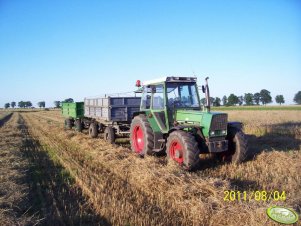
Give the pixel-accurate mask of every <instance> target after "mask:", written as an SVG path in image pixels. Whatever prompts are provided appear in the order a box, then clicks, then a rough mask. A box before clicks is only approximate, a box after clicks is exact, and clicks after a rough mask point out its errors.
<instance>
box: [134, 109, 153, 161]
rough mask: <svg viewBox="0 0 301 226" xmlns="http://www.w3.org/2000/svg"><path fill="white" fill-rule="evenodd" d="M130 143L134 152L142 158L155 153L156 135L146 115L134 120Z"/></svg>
mask: <svg viewBox="0 0 301 226" xmlns="http://www.w3.org/2000/svg"><path fill="white" fill-rule="evenodd" d="M130 141H131V149H132V151H133V152H135V153H137V154H139V155H140V156H144V155H153V154H154V153H155V152H154V151H153V149H154V133H153V130H152V128H151V126H150V124H149V122H148V121H147V118H146V116H145V115H142V114H141V115H138V116H136V117H135V118H134V119H133V120H132V123H131V129H130Z"/></svg>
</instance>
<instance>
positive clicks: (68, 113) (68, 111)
mask: <svg viewBox="0 0 301 226" xmlns="http://www.w3.org/2000/svg"><path fill="white" fill-rule="evenodd" d="M84 111H85V107H84V102H74V103H67V102H63V103H62V115H63V116H64V117H65V118H66V119H65V127H66V128H67V129H71V128H72V127H73V126H75V127H76V128H77V129H78V130H81V127H82V126H81V124H82V123H81V119H82V118H84Z"/></svg>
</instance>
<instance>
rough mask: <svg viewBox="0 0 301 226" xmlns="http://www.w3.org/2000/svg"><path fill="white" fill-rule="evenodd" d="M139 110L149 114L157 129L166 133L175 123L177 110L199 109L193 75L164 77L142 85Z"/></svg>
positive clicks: (198, 99)
mask: <svg viewBox="0 0 301 226" xmlns="http://www.w3.org/2000/svg"><path fill="white" fill-rule="evenodd" d="M140 109H141V111H143V112H147V113H148V114H151V116H152V117H153V118H154V120H153V121H154V123H157V124H158V127H159V128H158V129H160V131H162V132H163V133H167V132H168V131H169V130H170V129H171V128H172V127H174V124H175V120H176V119H175V117H174V116H175V115H176V112H177V111H178V110H196V111H200V110H201V105H200V98H199V94H198V88H197V84H196V78H194V77H164V78H161V79H156V80H151V81H146V82H144V83H143V86H142V98H141V107H140Z"/></svg>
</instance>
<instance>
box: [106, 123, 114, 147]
mask: <svg viewBox="0 0 301 226" xmlns="http://www.w3.org/2000/svg"><path fill="white" fill-rule="evenodd" d="M104 139H105V140H106V141H108V142H109V143H110V144H114V143H115V131H114V128H113V127H112V126H107V127H106V129H105V132H104Z"/></svg>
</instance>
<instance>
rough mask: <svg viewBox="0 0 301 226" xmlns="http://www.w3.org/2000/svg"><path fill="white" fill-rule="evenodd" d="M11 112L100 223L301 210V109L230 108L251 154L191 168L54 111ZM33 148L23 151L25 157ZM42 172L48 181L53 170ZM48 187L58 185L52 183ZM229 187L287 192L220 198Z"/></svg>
mask: <svg viewBox="0 0 301 226" xmlns="http://www.w3.org/2000/svg"><path fill="white" fill-rule="evenodd" d="M16 117H20V118H21V124H22V125H26V130H27V128H28V130H27V131H28V134H29V135H26V136H29V137H33V138H34V140H35V142H38V143H39V148H38V150H40V151H41V152H43V150H45V151H46V152H47V153H50V156H51V158H50V159H51V161H52V162H55V164H54V165H56V164H57V165H60V166H61V167H62V168H61V170H63V172H65V173H66V174H67V175H68V176H67V177H66V178H67V179H68V180H69V181H72V183H71V182H70V183H71V185H70V186H67V187H68V188H73V189H75V190H76V191H80V192H75V193H76V194H78V195H79V197H81V198H78V197H76V196H71V197H73V199H74V200H82V202H83V203H85V204H79V206H82V205H87V206H89V207H91V209H90V214H92V213H93V214H92V215H93V216H94V217H93V219H94V220H95V219H96V220H99V222H102V223H99V224H104V223H106V224H112V225H127V224H128V225H275V224H274V222H273V221H271V220H270V219H269V218H268V217H267V215H266V209H267V208H268V207H270V206H272V205H283V206H286V207H292V208H294V209H295V210H297V211H298V212H299V213H300V211H301V206H300V203H301V183H300V170H301V164H300V160H301V153H300V151H301V140H300V139H301V137H300V124H301V111H273V112H269V111H267V112H261V111H256V112H251V111H245V112H242V111H239V112H235V111H231V112H229V118H230V120H237V121H242V122H243V123H244V124H245V131H246V133H247V134H248V137H249V140H250V145H249V146H250V147H251V153H250V155H249V156H248V160H247V161H246V162H244V163H243V164H241V165H233V164H221V163H219V162H216V161H214V160H210V159H208V158H204V159H203V160H202V163H201V165H200V167H199V170H198V171H197V172H193V173H189V172H185V171H183V170H181V169H179V168H178V167H177V166H175V165H173V164H172V163H168V162H167V161H166V158H165V157H164V156H161V157H146V158H144V159H142V158H138V157H137V156H136V155H135V154H133V153H131V152H130V150H129V149H128V148H127V147H126V145H125V147H124V146H119V145H110V144H108V143H106V142H105V141H103V140H102V139H91V138H89V137H88V135H87V134H83V133H78V132H75V131H73V130H64V129H63V118H62V117H61V116H60V112H59V111H49V112H48V111H39V112H28V113H25V112H22V113H20V116H16V113H14V115H13V117H12V119H13V118H16ZM12 119H11V120H10V121H9V123H13V121H12ZM23 120H24V121H23ZM23 128H24V127H23ZM263 128H264V129H263ZM21 131H22V129H21ZM22 133H23V134H24V132H22ZM23 136H24V135H23ZM40 147H41V148H42V150H41V149H40ZM28 150H31V149H28ZM33 150H36V149H35V148H34V149H33ZM30 152H31V151H27V152H25V153H27V155H28V156H30V155H31V154H30ZM48 155H49V154H48ZM28 158H29V159H32V157H28ZM38 159H39V158H38ZM38 161H39V162H40V163H41V165H45V164H46V163H44V162H43V161H41V160H40V159H39V160H38ZM46 172H47V170H46ZM42 178H48V180H49V179H50V180H51V178H53V175H51V174H50V175H48V176H47V175H45V176H43V177H42ZM48 180H47V181H48ZM52 184H55V182H52ZM48 186H49V187H50V188H52V189H50V190H56V189H54V188H53V185H51V183H50V185H48ZM228 190H235V191H240V192H244V191H245V192H247V193H248V194H251V193H252V192H253V193H254V192H256V191H268V192H270V191H279V192H283V191H285V194H286V199H285V200H274V199H270V200H266V201H262V200H257V201H256V200H255V199H254V197H253V198H250V199H247V200H241V201H238V200H235V201H224V198H225V191H228ZM41 191H42V190H41ZM71 191H72V189H71ZM67 193H70V192H67ZM71 193H72V192H71ZM56 196H59V193H55V192H53V193H52V196H51V197H52V198H53V199H55V200H56V202H55V203H57V204H58V205H62V203H61V202H63V200H64V199H61V198H60V199H58V198H56ZM63 196H64V195H63ZM71 197H67V200H70V199H71ZM74 202H75V203H76V202H77V201H74ZM44 203H47V204H46V205H48V202H44ZM64 203H66V202H64ZM79 203H81V202H79ZM50 209H51V208H50ZM58 209H62V208H58ZM79 209H80V208H79ZM83 209H85V208H82V209H81V210H82V211H83ZM72 210H74V209H73V208H72V207H71V208H69V210H68V211H63V212H62V213H64V214H59V215H60V216H65V217H63V218H62V219H69V218H71V216H72V215H75V216H78V218H76V219H78V221H77V222H75V224H78V222H80V219H81V216H84V215H85V214H84V213H80V214H79V213H76V212H74V211H72ZM88 212H89V211H88ZM40 214H42V212H41V213H40ZM50 215H51V214H50ZM50 215H49V213H48V215H47V214H46V213H45V214H42V215H40V216H48V217H50ZM54 216H56V215H54ZM96 216H98V217H96ZM99 216H102V217H99ZM48 219H50V220H52V219H51V218H48ZM63 222H64V221H63ZM67 222H68V221H67ZM91 222H95V221H93V220H92V221H91ZM65 223H66V222H65Z"/></svg>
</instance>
